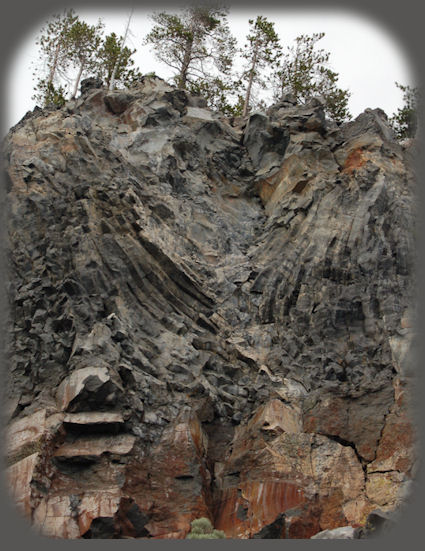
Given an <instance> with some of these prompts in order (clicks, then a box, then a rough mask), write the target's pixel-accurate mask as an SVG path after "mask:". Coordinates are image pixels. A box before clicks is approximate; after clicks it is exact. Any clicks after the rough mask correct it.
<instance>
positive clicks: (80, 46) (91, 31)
mask: <svg viewBox="0 0 425 551" xmlns="http://www.w3.org/2000/svg"><path fill="white" fill-rule="evenodd" d="M103 26H104V25H103V23H102V22H101V20H100V19H99V21H98V22H97V24H96V25H88V24H87V23H86V22H85V21H81V20H77V21H76V22H75V23H74V24H73V25H72V27H71V28H70V29H69V36H68V40H69V58H70V61H71V63H72V64H73V66H74V67H75V68H76V69H77V71H78V72H77V76H76V78H75V82H74V90H73V93H72V96H71V97H72V98H75V96H76V95H77V91H78V86H79V83H80V80H81V79H82V78H83V77H84V76H90V75H92V74H94V73H96V70H97V67H98V64H99V57H98V51H99V49H100V46H101V44H102V32H103Z"/></svg>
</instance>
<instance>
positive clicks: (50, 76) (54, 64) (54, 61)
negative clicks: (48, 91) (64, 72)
mask: <svg viewBox="0 0 425 551" xmlns="http://www.w3.org/2000/svg"><path fill="white" fill-rule="evenodd" d="M60 49H61V45H60V42H59V43H58V45H57V46H56V50H55V55H54V58H53V64H52V67H51V69H50V73H49V78H48V80H47V84H48V85H49V84H52V83H53V79H54V77H55V73H56V69H57V65H58V59H59V52H60Z"/></svg>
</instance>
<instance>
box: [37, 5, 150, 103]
mask: <svg viewBox="0 0 425 551" xmlns="http://www.w3.org/2000/svg"><path fill="white" fill-rule="evenodd" d="M103 30H104V25H103V23H102V21H101V20H100V19H99V20H98V22H97V23H96V24H95V25H89V24H87V23H86V22H85V21H83V20H81V19H80V17H79V16H78V15H76V14H75V12H74V11H73V10H68V11H66V12H64V13H63V14H61V15H54V16H53V17H52V19H51V20H50V21H49V22H48V23H47V24H46V26H45V27H44V28H43V29H42V30H41V35H40V37H39V39H38V41H37V45H38V46H39V53H40V59H41V60H42V62H43V63H42V65H43V66H42V68H41V67H38V68H36V70H35V71H34V74H33V75H34V77H35V78H36V83H35V85H34V95H33V99H34V100H36V101H37V102H38V103H39V104H40V105H43V106H47V105H51V104H53V105H57V106H61V105H63V104H64V103H65V100H66V98H67V96H68V97H69V95H71V97H72V98H74V97H75V96H76V94H77V91H78V87H79V84H80V82H81V79H82V78H84V77H86V76H94V75H96V76H98V77H100V78H101V79H102V80H103V81H104V82H105V84H106V85H107V87H108V88H109V87H110V85H111V79H112V76H113V77H114V78H113V80H114V83H113V87H114V88H115V87H118V88H120V87H125V86H130V85H131V84H132V83H133V82H134V81H135V80H138V79H139V78H140V77H141V73H140V71H139V70H138V69H137V68H136V67H135V66H134V61H133V59H132V56H133V54H134V53H135V51H136V50H131V49H130V48H128V47H126V46H125V45H124V39H123V37H121V36H120V37H118V36H117V35H116V34H115V33H111V34H109V35H107V36H106V37H104V36H103Z"/></svg>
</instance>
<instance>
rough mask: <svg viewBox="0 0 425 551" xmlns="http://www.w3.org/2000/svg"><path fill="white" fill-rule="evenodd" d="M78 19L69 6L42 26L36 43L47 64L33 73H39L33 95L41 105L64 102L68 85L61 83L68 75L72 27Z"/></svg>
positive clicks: (44, 62) (43, 61)
mask: <svg viewBox="0 0 425 551" xmlns="http://www.w3.org/2000/svg"><path fill="white" fill-rule="evenodd" d="M77 20H78V16H77V15H76V14H75V12H74V11H73V10H67V11H64V12H63V14H62V15H61V14H55V15H53V16H52V19H51V20H50V21H49V22H48V23H47V25H46V26H45V27H43V28H42V29H41V34H40V36H39V38H38V39H37V42H36V45H38V46H39V57H40V59H41V61H42V63H43V65H44V67H43V69H40V68H35V71H34V73H33V76H34V77H37V82H36V84H35V86H34V92H35V93H34V95H33V96H32V99H34V100H36V101H38V102H40V103H41V104H42V105H48V104H49V103H54V104H56V105H62V104H63V103H64V101H65V93H66V89H65V88H66V85H64V83H62V84H61V83H60V80H61V79H63V78H64V77H65V75H66V71H67V69H68V68H69V65H70V57H69V47H70V44H69V30H70V28H71V27H72V26H73V25H74V24H75V23H76V22H77Z"/></svg>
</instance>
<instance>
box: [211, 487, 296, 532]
mask: <svg viewBox="0 0 425 551" xmlns="http://www.w3.org/2000/svg"><path fill="white" fill-rule="evenodd" d="M304 501H305V496H304V494H303V491H302V489H301V488H300V487H299V486H297V485H296V484H293V483H291V482H285V481H281V480H266V481H264V482H262V481H258V480H255V481H249V482H248V481H247V482H242V483H241V484H239V485H238V486H236V487H231V488H225V489H223V490H222V492H221V493H220V496H219V498H218V499H217V502H216V514H215V522H214V525H215V527H216V528H217V529H219V530H223V531H224V532H225V534H226V536H227V537H228V538H249V537H250V536H252V535H254V534H255V533H257V532H259V531H260V530H261V528H263V527H264V526H266V525H267V524H270V523H272V522H273V521H274V520H275V519H276V517H277V516H278V515H279V514H280V513H282V512H284V511H286V510H287V509H292V508H293V507H295V506H297V505H299V504H300V503H303V502H304Z"/></svg>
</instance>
